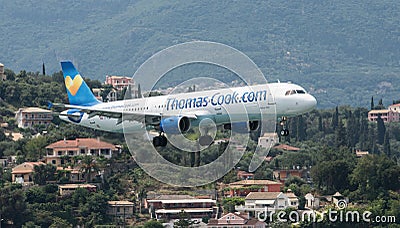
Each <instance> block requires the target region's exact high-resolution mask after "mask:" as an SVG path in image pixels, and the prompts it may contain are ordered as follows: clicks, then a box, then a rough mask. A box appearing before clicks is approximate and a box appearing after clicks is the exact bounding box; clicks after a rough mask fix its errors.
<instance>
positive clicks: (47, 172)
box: [33, 164, 57, 185]
mask: <svg viewBox="0 0 400 228" xmlns="http://www.w3.org/2000/svg"><path fill="white" fill-rule="evenodd" d="M33 170H34V173H33V182H34V183H35V184H38V185H45V184H46V182H47V181H53V180H55V173H56V170H57V168H56V167H55V166H54V165H52V164H46V165H35V166H34V168H33Z"/></svg>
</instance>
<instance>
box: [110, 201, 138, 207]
mask: <svg viewBox="0 0 400 228" xmlns="http://www.w3.org/2000/svg"><path fill="white" fill-rule="evenodd" d="M108 204H109V205H110V206H133V205H134V203H132V202H130V201H127V200H122V201H108Z"/></svg>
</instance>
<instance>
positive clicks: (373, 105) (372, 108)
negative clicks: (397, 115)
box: [371, 96, 375, 110]
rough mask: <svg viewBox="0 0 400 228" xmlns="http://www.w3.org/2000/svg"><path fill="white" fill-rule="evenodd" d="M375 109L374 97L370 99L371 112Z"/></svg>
mask: <svg viewBox="0 0 400 228" xmlns="http://www.w3.org/2000/svg"><path fill="white" fill-rule="evenodd" d="M374 109H375V104H374V97H373V96H372V97H371V110H374Z"/></svg>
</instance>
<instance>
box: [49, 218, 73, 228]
mask: <svg viewBox="0 0 400 228" xmlns="http://www.w3.org/2000/svg"><path fill="white" fill-rule="evenodd" d="M64 227H65V228H67V227H71V228H72V224H70V223H69V222H68V221H67V220H64V219H62V218H59V217H54V219H53V223H52V224H51V225H50V226H49V228H64Z"/></svg>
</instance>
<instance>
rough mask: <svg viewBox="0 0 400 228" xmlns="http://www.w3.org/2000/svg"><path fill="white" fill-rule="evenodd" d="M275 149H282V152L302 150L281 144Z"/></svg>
mask: <svg viewBox="0 0 400 228" xmlns="http://www.w3.org/2000/svg"><path fill="white" fill-rule="evenodd" d="M274 148H275V149H281V150H289V151H298V150H300V148H298V147H294V146H289V145H286V144H279V145H277V146H274Z"/></svg>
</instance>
